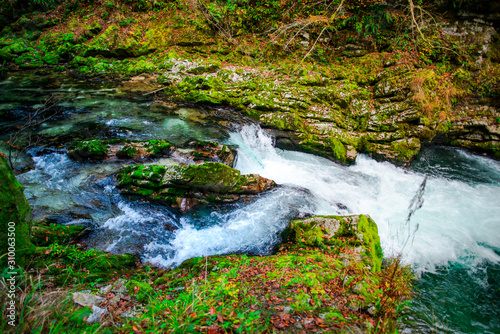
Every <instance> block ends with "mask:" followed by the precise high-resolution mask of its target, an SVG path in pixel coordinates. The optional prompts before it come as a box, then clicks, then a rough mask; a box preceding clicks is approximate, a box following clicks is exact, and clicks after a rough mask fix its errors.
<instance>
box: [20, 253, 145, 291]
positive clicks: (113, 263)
mask: <svg viewBox="0 0 500 334" xmlns="http://www.w3.org/2000/svg"><path fill="white" fill-rule="evenodd" d="M30 260H31V261H30V265H31V266H32V267H38V268H48V270H47V273H46V274H47V275H49V276H52V277H53V281H54V283H56V284H59V285H61V286H63V285H66V284H74V283H82V282H92V281H94V280H96V279H97V278H101V279H103V278H105V279H109V278H111V277H112V276H115V275H116V273H117V272H118V271H120V272H123V270H130V269H134V268H135V267H136V262H137V261H138V259H137V258H136V256H135V255H133V254H123V255H111V254H109V253H107V252H103V251H98V250H95V249H93V248H91V249H87V250H84V249H81V248H78V247H76V246H74V245H70V246H61V245H58V244H52V245H50V246H48V247H37V249H36V253H35V254H33V256H32V257H31V259H30Z"/></svg>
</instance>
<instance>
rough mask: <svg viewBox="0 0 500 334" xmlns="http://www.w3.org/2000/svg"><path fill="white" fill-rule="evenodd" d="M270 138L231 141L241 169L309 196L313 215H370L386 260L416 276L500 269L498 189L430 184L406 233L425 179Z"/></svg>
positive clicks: (250, 130) (249, 135)
mask: <svg viewBox="0 0 500 334" xmlns="http://www.w3.org/2000/svg"><path fill="white" fill-rule="evenodd" d="M265 137H266V136H265V134H264V133H263V132H262V130H261V129H260V128H259V127H257V126H245V127H244V128H243V129H242V130H241V131H240V132H239V133H234V134H232V137H231V141H232V142H233V143H236V144H238V145H239V149H238V160H237V164H236V168H237V169H239V170H241V171H242V172H244V173H258V174H260V175H262V176H264V177H267V178H270V179H273V180H275V181H276V182H277V183H279V184H287V185H294V186H300V187H304V188H306V189H308V190H310V192H311V193H312V194H314V196H315V198H314V201H315V204H316V208H317V209H316V211H315V212H314V213H315V214H337V213H338V212H339V206H338V203H341V204H342V205H343V206H345V207H347V211H348V212H349V213H350V214H358V213H363V214H369V215H370V216H371V217H372V218H374V220H375V221H376V222H377V225H378V227H379V234H380V237H381V243H382V247H383V249H384V253H385V255H386V256H396V255H398V254H400V253H402V256H403V259H404V260H405V261H406V262H407V263H411V264H413V265H414V268H415V269H416V270H434V269H435V267H436V266H439V265H446V264H448V262H456V261H459V262H463V263H470V264H473V263H476V262H479V261H482V260H484V259H488V260H490V261H493V262H499V261H500V257H499V256H498V255H497V254H495V252H494V251H493V250H492V249H491V248H492V247H497V248H499V247H500V239H499V238H498V235H499V232H500V187H499V184H469V183H465V182H461V181H453V180H449V179H445V178H439V177H430V178H429V179H428V181H427V186H426V189H425V194H424V197H423V199H424V204H423V206H422V208H421V209H419V210H417V211H416V212H415V214H414V215H413V217H412V219H411V220H410V224H409V225H410V226H408V225H407V224H406V218H407V216H408V206H409V204H410V202H411V200H412V198H413V197H414V195H415V193H416V191H417V190H418V188H419V186H420V184H421V183H422V181H423V179H424V175H423V174H421V173H416V172H411V171H407V170H404V169H401V168H398V167H395V166H394V165H392V164H390V163H387V162H385V163H380V162H376V161H375V160H373V159H371V158H369V157H367V156H364V155H360V156H358V158H357V161H356V164H355V165H353V166H349V167H347V166H341V165H338V164H335V163H333V162H331V161H328V160H327V159H323V158H320V157H316V156H313V155H310V154H306V153H299V152H289V151H282V150H279V149H275V148H273V147H272V140H271V138H269V137H268V138H265ZM460 154H467V153H460ZM478 161H480V162H481V163H483V164H484V165H485V167H488V168H492V169H494V170H495V171H498V169H499V168H500V163H498V162H496V161H494V160H491V159H488V158H484V157H480V159H479V160H478ZM407 240H408V241H407ZM405 243H406V246H404V245H405Z"/></svg>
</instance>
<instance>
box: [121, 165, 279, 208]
mask: <svg viewBox="0 0 500 334" xmlns="http://www.w3.org/2000/svg"><path fill="white" fill-rule="evenodd" d="M117 180H118V188H120V189H121V190H120V192H121V193H122V194H126V195H136V196H140V197H141V198H142V199H151V200H160V201H166V202H168V203H170V204H173V206H176V207H180V209H181V210H182V211H184V212H185V211H187V210H189V209H190V208H191V207H192V206H194V205H196V204H198V203H228V202H234V201H236V200H238V199H241V198H248V197H251V196H253V195H257V194H259V193H261V192H264V191H267V190H270V189H273V188H274V187H276V183H275V182H274V181H272V180H269V179H266V178H264V177H261V176H260V175H257V174H250V175H241V173H240V172H239V171H238V170H236V169H234V168H231V167H229V166H226V165H224V164H222V163H218V162H206V163H204V164H201V165H189V166H182V167H181V166H162V165H148V166H140V165H138V166H126V167H124V168H123V169H122V170H120V171H119V172H118V174H117Z"/></svg>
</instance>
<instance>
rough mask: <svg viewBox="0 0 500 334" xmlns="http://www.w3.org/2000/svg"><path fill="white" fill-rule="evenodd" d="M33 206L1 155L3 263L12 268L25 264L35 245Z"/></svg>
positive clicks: (0, 254)
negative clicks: (32, 231) (31, 232)
mask: <svg viewBox="0 0 500 334" xmlns="http://www.w3.org/2000/svg"><path fill="white" fill-rule="evenodd" d="M31 224H32V222H31V209H30V206H29V203H28V201H27V200H26V197H24V193H23V187H22V186H21V184H20V183H19V181H17V179H16V177H15V176H14V173H13V172H12V170H11V168H10V166H9V163H8V162H7V160H6V159H5V156H3V154H0V264H1V265H2V267H3V268H7V265H8V266H9V268H10V269H11V270H14V269H15V268H16V267H18V266H20V267H24V265H25V263H26V257H27V256H28V255H29V254H31V253H33V251H34V250H35V246H34V245H33V244H32V243H31V240H30V230H31Z"/></svg>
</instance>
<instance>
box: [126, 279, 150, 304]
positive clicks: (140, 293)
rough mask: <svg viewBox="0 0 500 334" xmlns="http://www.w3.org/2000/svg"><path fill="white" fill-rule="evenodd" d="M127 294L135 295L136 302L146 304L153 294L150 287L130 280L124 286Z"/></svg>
mask: <svg viewBox="0 0 500 334" xmlns="http://www.w3.org/2000/svg"><path fill="white" fill-rule="evenodd" d="M125 286H126V288H127V290H128V293H129V294H130V295H135V297H136V298H137V301H139V302H146V301H148V299H149V297H150V296H151V295H152V294H153V288H152V287H151V285H149V284H148V283H145V282H138V281H134V280H130V281H128V282H127V284H126V285H125Z"/></svg>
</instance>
